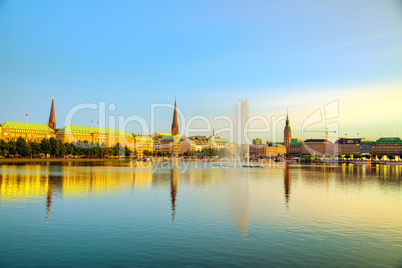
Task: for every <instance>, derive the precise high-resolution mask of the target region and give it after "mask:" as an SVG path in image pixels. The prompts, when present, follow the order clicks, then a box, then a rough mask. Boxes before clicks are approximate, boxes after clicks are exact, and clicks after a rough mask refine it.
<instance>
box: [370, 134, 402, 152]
mask: <svg viewBox="0 0 402 268" xmlns="http://www.w3.org/2000/svg"><path fill="white" fill-rule="evenodd" d="M371 153H372V154H373V155H401V154H402V140H401V139H400V138H399V137H391V138H380V139H378V140H377V141H376V142H373V143H372V145H371Z"/></svg>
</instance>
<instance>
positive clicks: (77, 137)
mask: <svg viewBox="0 0 402 268" xmlns="http://www.w3.org/2000/svg"><path fill="white" fill-rule="evenodd" d="M56 139H58V140H61V141H62V142H63V143H64V142H68V143H71V142H78V141H80V142H84V141H87V142H88V143H98V144H99V145H101V146H105V147H113V146H115V145H116V144H117V143H120V144H121V145H122V146H123V147H125V146H127V147H128V148H129V149H130V150H131V151H134V150H135V139H134V136H133V134H131V133H125V132H123V131H121V130H120V129H109V128H98V127H83V126H72V125H67V126H65V127H63V128H61V129H60V130H59V131H57V133H56Z"/></svg>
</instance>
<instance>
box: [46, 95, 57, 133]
mask: <svg viewBox="0 0 402 268" xmlns="http://www.w3.org/2000/svg"><path fill="white" fill-rule="evenodd" d="M47 126H48V127H50V128H51V129H53V130H55V129H56V116H55V114H54V96H53V97H52V107H50V116H49V122H48V123H47Z"/></svg>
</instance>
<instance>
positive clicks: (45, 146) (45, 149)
mask: <svg viewBox="0 0 402 268" xmlns="http://www.w3.org/2000/svg"><path fill="white" fill-rule="evenodd" d="M40 147H41V149H42V153H44V154H45V155H48V154H49V155H50V154H51V152H52V147H51V145H50V142H49V140H48V139H45V138H43V140H42V141H41V142H40Z"/></svg>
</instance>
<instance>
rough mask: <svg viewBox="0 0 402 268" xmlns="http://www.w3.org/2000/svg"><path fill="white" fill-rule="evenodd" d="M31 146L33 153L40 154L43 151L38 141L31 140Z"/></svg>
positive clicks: (33, 154)
mask: <svg viewBox="0 0 402 268" xmlns="http://www.w3.org/2000/svg"><path fill="white" fill-rule="evenodd" d="M29 147H30V148H31V155H32V156H38V155H39V154H40V153H41V152H42V148H41V146H40V144H39V143H37V142H36V141H33V142H30V143H29Z"/></svg>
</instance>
